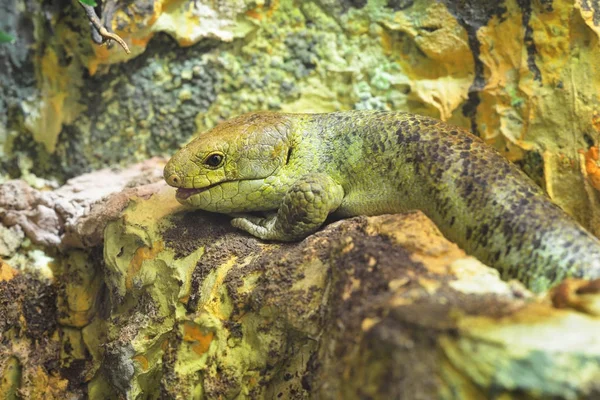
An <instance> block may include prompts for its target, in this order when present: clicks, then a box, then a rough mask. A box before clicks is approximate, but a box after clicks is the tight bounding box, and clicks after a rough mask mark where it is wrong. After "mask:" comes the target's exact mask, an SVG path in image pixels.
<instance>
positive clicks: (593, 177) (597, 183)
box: [579, 146, 600, 190]
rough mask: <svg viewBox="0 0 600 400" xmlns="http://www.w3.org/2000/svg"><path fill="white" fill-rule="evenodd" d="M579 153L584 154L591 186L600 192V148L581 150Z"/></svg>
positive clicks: (593, 147)
mask: <svg viewBox="0 0 600 400" xmlns="http://www.w3.org/2000/svg"><path fill="white" fill-rule="evenodd" d="M579 153H580V154H583V156H584V158H585V171H586V174H587V178H588V180H589V182H590V184H591V185H592V186H593V187H594V188H595V189H596V190H600V166H599V165H598V159H599V158H600V154H599V152H598V146H592V147H590V149H589V150H588V151H583V150H579Z"/></svg>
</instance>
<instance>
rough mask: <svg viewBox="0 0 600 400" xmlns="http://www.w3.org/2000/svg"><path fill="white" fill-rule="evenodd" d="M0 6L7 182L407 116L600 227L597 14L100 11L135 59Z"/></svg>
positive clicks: (461, 7)
mask: <svg viewBox="0 0 600 400" xmlns="http://www.w3.org/2000/svg"><path fill="white" fill-rule="evenodd" d="M0 7H1V11H2V14H3V15H6V16H8V17H9V18H6V19H3V20H2V21H1V22H0V29H3V30H4V31H6V32H9V33H11V34H12V35H13V36H15V37H16V38H17V40H16V42H15V43H14V44H3V45H0V66H1V67H0V71H2V72H0V83H1V85H0V110H2V111H3V112H0V154H2V158H1V160H0V173H1V174H2V176H3V177H4V178H6V177H13V178H14V177H19V176H22V177H25V178H27V179H30V180H34V176H33V175H31V174H32V173H33V174H35V176H37V177H41V178H53V179H58V180H59V181H62V180H64V179H65V178H68V177H73V176H75V175H78V174H81V173H82V172H85V171H88V170H90V169H97V168H100V167H104V166H109V165H114V164H125V163H129V162H132V161H135V160H142V159H146V158H148V157H150V156H153V155H169V154H171V153H172V152H173V150H174V149H175V148H177V147H178V146H179V145H181V144H182V143H184V142H186V141H187V140H188V139H189V138H190V137H191V136H192V135H193V134H194V133H195V132H197V131H199V130H203V129H206V128H208V127H211V126H213V125H215V124H216V123H218V121H220V120H222V119H224V118H228V117H230V116H233V115H236V114H240V113H243V112H246V111H251V110H257V109H274V110H284V111H332V110H340V109H353V108H360V109H364V108H372V109H394V110H408V111H413V112H417V113H421V114H427V115H431V116H435V117H439V118H441V119H444V120H448V121H450V122H453V123H456V124H459V125H462V126H465V127H468V128H470V129H471V130H472V131H473V132H474V133H475V134H477V135H480V136H482V137H484V138H485V139H486V140H487V141H488V142H489V143H490V144H492V145H494V146H496V147H497V148H498V149H499V150H501V151H502V152H504V153H505V154H506V155H507V157H509V158H510V159H512V160H513V161H516V162H518V163H519V164H520V165H521V166H522V167H523V168H524V169H525V170H526V171H527V172H528V173H529V174H530V175H531V176H532V177H533V178H534V179H535V180H536V181H537V182H538V183H539V184H540V185H542V186H544V187H545V188H546V189H547V191H548V192H549V194H550V195H551V197H553V198H554V199H555V200H556V201H557V202H558V203H559V204H560V205H562V206H563V207H564V208H565V209H567V210H568V211H569V212H570V213H572V214H574V215H575V216H576V217H577V218H578V219H579V220H580V221H581V222H582V223H584V224H585V225H586V226H588V227H589V228H590V229H592V230H594V231H596V233H598V229H600V228H598V226H600V201H599V198H598V189H600V183H599V182H600V168H598V164H597V162H596V161H597V158H598V156H597V151H596V150H595V149H597V148H596V147H595V146H596V145H597V144H598V139H599V137H600V98H598V95H597V90H596V88H597V87H598V85H599V84H600V69H599V68H598V65H600V42H599V34H600V9H599V7H598V3H597V2H595V1H590V0H561V1H556V0H555V1H552V0H544V1H541V2H533V1H529V0H504V1H499V2H498V1H487V0H486V1H454V0H444V1H433V0H420V1H419V0H417V1H409V0H406V1H398V0H394V1H392V0H388V1H383V0H370V1H366V0H365V1H346V0H343V1H333V0H321V1H302V2H300V1H291V0H279V1H276V0H271V1H261V0H259V1H249V0H236V1H217V2H208V1H183V0H178V1H166V0H162V1H160V0H156V1H152V0H148V1H135V2H128V3H121V2H114V1H105V2H103V6H102V13H101V16H102V17H103V18H105V19H106V20H107V21H109V25H110V26H111V27H112V29H113V30H114V31H115V32H116V33H118V34H119V35H121V36H122V37H123V38H124V39H125V41H126V42H127V43H128V44H129V46H130V47H131V49H132V54H131V55H129V56H127V55H126V54H125V53H124V52H123V51H122V50H121V49H120V48H119V47H118V46H113V47H112V48H107V47H106V46H103V47H99V46H96V45H94V44H93V43H92V42H91V40H90V35H89V28H88V24H87V21H86V20H85V17H84V14H83V11H82V10H81V9H80V7H77V6H76V4H73V3H72V2H68V1H58V2H49V1H33V0H16V1H13V2H3V4H1V5H0ZM590 150H591V151H590Z"/></svg>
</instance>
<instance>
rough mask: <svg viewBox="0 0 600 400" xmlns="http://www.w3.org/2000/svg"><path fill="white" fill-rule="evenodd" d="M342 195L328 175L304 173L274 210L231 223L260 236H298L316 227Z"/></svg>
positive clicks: (292, 239)
mask: <svg viewBox="0 0 600 400" xmlns="http://www.w3.org/2000/svg"><path fill="white" fill-rule="evenodd" d="M343 197H344V190H343V189H342V186H340V185H339V184H338V183H336V182H335V181H334V180H333V179H331V178H330V177H329V176H328V175H326V174H322V173H315V174H308V175H305V176H303V177H302V178H301V179H300V180H298V181H297V182H295V183H294V184H293V185H292V186H291V187H290V189H289V190H288V191H287V193H286V194H285V196H284V198H283V201H282V203H281V205H280V206H279V210H277V214H274V215H272V216H270V217H268V218H259V217H241V218H234V219H233V220H232V221H231V225H233V226H234V227H236V228H239V229H242V230H245V231H246V232H248V233H250V234H252V235H254V236H256V237H258V238H260V239H263V240H280V241H294V240H300V239H303V238H305V237H306V236H308V235H309V234H311V233H313V232H315V231H316V230H317V229H319V227H320V226H321V225H323V222H325V219H327V216H328V215H329V213H331V212H333V211H335V210H336V209H337V208H338V207H339V206H340V204H341V202H342V198H343Z"/></svg>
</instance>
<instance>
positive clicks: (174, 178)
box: [165, 174, 182, 187]
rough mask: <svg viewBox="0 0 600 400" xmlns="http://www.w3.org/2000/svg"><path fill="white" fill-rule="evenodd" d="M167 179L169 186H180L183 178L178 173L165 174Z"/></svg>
mask: <svg viewBox="0 0 600 400" xmlns="http://www.w3.org/2000/svg"><path fill="white" fill-rule="evenodd" d="M165 181H167V184H168V185H169V186H174V187H180V186H181V182H182V179H181V178H180V177H179V176H178V175H177V174H171V175H169V176H166V175H165Z"/></svg>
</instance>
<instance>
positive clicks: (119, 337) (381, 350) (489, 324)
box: [83, 188, 600, 399]
mask: <svg viewBox="0 0 600 400" xmlns="http://www.w3.org/2000/svg"><path fill="white" fill-rule="evenodd" d="M173 197H174V196H173V190H172V189H170V188H168V189H164V190H161V191H160V192H159V193H157V194H155V195H154V196H152V197H151V198H150V199H148V200H139V201H134V202H132V203H131V204H130V206H129V207H128V208H127V210H126V211H125V212H124V214H123V217H122V218H120V219H118V220H115V221H113V222H111V223H110V224H109V225H108V227H107V229H106V231H105V248H104V256H105V259H104V261H105V263H106V275H105V283H106V285H107V289H106V290H107V293H109V298H110V302H109V303H110V304H111V305H112V310H113V311H112V313H111V314H110V317H109V319H108V321H109V322H108V326H107V328H108V332H109V334H108V336H107V337H106V342H105V343H104V346H107V348H110V349H111V350H110V354H112V356H110V357H109V358H108V359H107V360H105V361H104V362H103V367H102V368H101V370H107V369H109V368H116V369H117V370H121V369H122V370H123V371H125V370H128V371H129V370H130V368H131V367H130V363H131V360H132V359H133V361H134V366H135V368H134V369H133V371H134V372H133V374H130V373H128V374H126V375H123V374H119V376H118V382H117V381H115V379H116V376H114V375H110V374H101V375H96V377H95V378H94V379H93V380H92V381H91V383H90V390H93V391H94V392H95V393H105V391H106V390H108V388H110V387H117V388H120V389H119V390H118V392H120V393H121V395H127V396H130V397H134V398H135V397H136V396H140V395H141V393H148V392H158V391H159V390H160V391H161V393H166V394H167V395H168V396H170V397H175V398H178V397H180V398H188V397H192V396H199V397H202V396H203V397H206V398H214V397H222V398H235V397H236V396H248V397H254V398H263V397H267V398H276V397H280V398H301V397H302V398H304V397H315V398H349V399H352V398H365V397H368V398H374V399H378V398H380V399H389V398H408V399H410V398H477V397H480V398H486V397H488V396H491V395H492V394H494V395H497V396H500V395H506V396H512V395H517V394H519V395H526V394H529V395H531V396H534V395H535V396H542V397H556V398H574V397H586V396H592V394H594V393H596V394H597V393H599V390H600V385H599V384H598V382H600V379H599V378H600V362H599V361H600V346H599V344H598V342H597V339H596V335H597V333H596V332H598V329H599V328H600V319H599V318H598V316H597V315H594V314H591V313H590V314H588V313H585V312H578V311H575V310H572V309H570V308H569V307H568V306H567V307H566V308H561V309H557V308H554V307H553V306H552V305H551V304H550V302H549V301H548V300H547V299H545V298H537V297H535V296H533V295H532V294H531V293H530V292H528V291H527V290H526V289H525V288H524V287H523V286H522V285H521V284H519V283H518V282H514V281H513V282H503V281H502V280H500V278H499V276H498V274H497V272H496V271H495V270H493V269H491V268H488V267H486V266H484V265H482V264H481V263H480V262H478V261H477V260H475V259H474V258H471V257H467V256H466V255H465V254H464V252H463V251H462V250H460V249H459V248H458V247H457V246H456V245H454V244H452V243H450V242H448V241H447V240H446V239H445V238H444V237H443V236H442V235H441V234H440V233H439V231H438V230H437V228H436V227H435V226H434V225H433V224H432V223H431V222H430V221H429V220H428V219H427V218H426V217H425V216H424V215H423V214H421V213H418V212H415V213H408V214H405V215H386V216H379V217H369V218H366V217H359V218H353V219H349V220H344V221H339V222H335V223H333V224H331V225H329V226H327V227H326V228H325V229H323V230H322V231H320V232H318V233H316V234H315V235H312V236H310V237H309V238H307V239H306V240H304V241H302V242H300V243H285V244H282V243H263V242H260V241H258V240H257V239H255V238H253V237H250V236H248V235H246V234H244V233H240V232H238V231H235V230H234V229H232V228H231V227H230V226H229V224H228V218H227V217H224V216H218V215H212V214H208V213H204V212H192V211H185V210H184V209H183V208H182V206H180V205H178V204H177V203H176V202H175V201H174V199H173ZM594 296H596V298H598V294H594ZM89 334H92V331H90V332H84V336H83V337H84V340H86V335H89ZM132 354H135V355H133V356H131V355H132ZM128 355H129V356H128ZM159 360H161V361H160V362H159ZM582 369H583V370H586V371H587V372H586V374H580V373H578V371H581V370H582ZM124 376H126V377H127V379H126V381H123V377H124ZM146 376H154V377H156V379H155V380H153V381H152V382H150V381H148V380H147V379H145V377H146Z"/></svg>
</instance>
